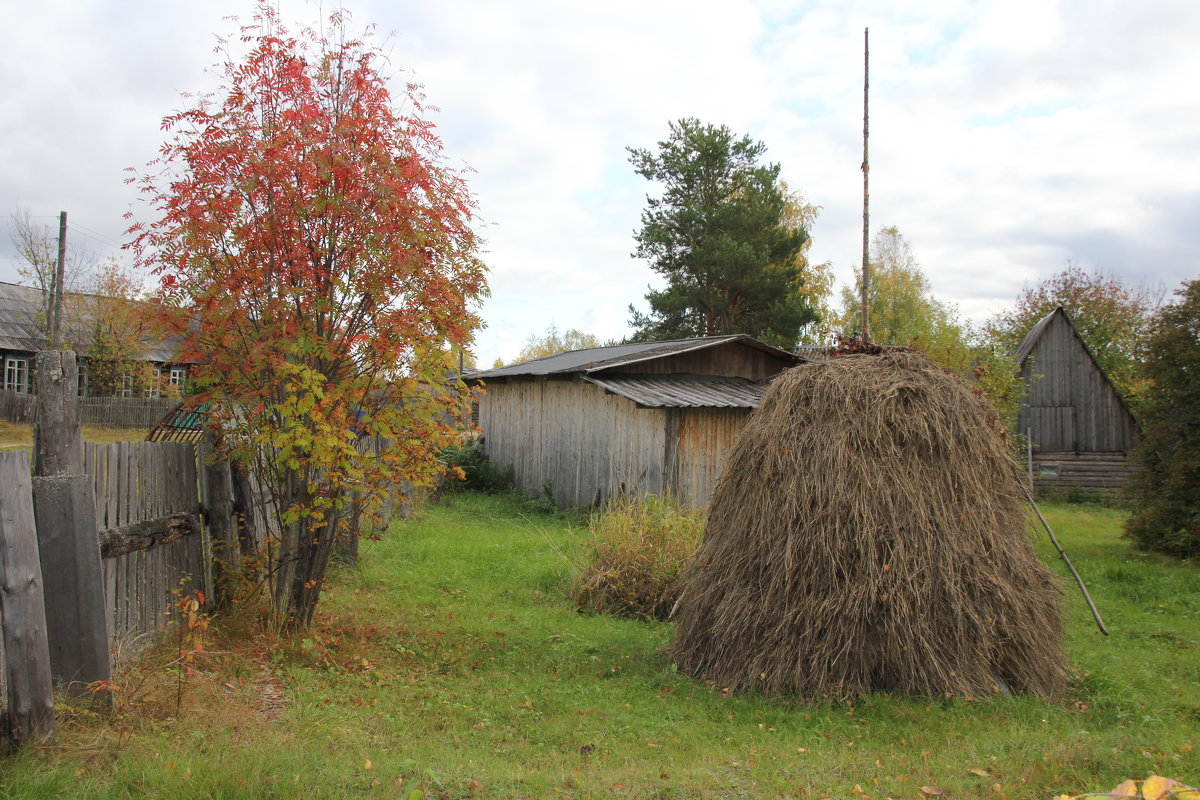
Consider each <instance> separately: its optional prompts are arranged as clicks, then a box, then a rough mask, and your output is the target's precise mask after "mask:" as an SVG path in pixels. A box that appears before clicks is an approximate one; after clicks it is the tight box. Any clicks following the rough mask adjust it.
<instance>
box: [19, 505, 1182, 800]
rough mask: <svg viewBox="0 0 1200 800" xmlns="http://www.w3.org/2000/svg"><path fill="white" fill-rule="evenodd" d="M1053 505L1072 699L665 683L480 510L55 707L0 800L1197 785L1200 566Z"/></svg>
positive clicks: (1093, 517) (625, 625)
mask: <svg viewBox="0 0 1200 800" xmlns="http://www.w3.org/2000/svg"><path fill="white" fill-rule="evenodd" d="M1045 511H1046V514H1047V515H1048V517H1049V520H1050V523H1051V524H1052V525H1053V526H1054V529H1055V531H1056V532H1057V533H1058V534H1059V537H1060V538H1061V539H1062V541H1063V544H1064V546H1065V547H1066V548H1067V550H1068V551H1069V552H1070V553H1071V555H1072V557H1073V558H1074V560H1075V563H1076V565H1077V566H1078V567H1079V569H1080V570H1081V571H1082V572H1083V574H1084V577H1085V578H1086V579H1087V580H1088V584H1089V588H1090V589H1091V591H1092V594H1093V596H1094V598H1095V600H1096V602H1097V603H1098V604H1099V605H1100V608H1101V609H1102V610H1103V612H1104V615H1105V618H1106V620H1107V622H1108V624H1109V627H1110V629H1111V630H1112V636H1111V637H1107V638H1106V637H1102V636H1100V635H1099V634H1098V633H1097V632H1096V630H1095V627H1094V625H1093V623H1092V621H1091V618H1090V615H1089V614H1088V611H1087V609H1086V607H1085V606H1084V604H1083V603H1082V602H1081V601H1080V600H1079V598H1078V596H1076V595H1074V594H1068V595H1067V596H1066V597H1065V598H1064V601H1065V605H1066V607H1067V609H1068V611H1069V620H1068V630H1067V633H1068V647H1069V653H1070V660H1071V662H1072V665H1073V678H1074V688H1073V690H1072V692H1071V694H1070V695H1069V697H1068V698H1067V699H1066V700H1065V701H1063V702H1062V703H1046V702H1043V701H1040V700H1035V699H1032V698H1028V697H997V698H994V699H992V700H989V701H987V702H968V701H967V700H965V699H963V698H961V697H960V698H954V699H945V698H938V699H928V698H906V697H895V696H886V695H872V696H870V697H868V698H866V699H865V700H864V701H863V702H861V703H855V704H853V705H835V704H832V703H829V702H814V703H801V702H797V701H794V700H786V699H785V700H768V699H765V698H763V697H761V696H758V695H749V696H741V695H736V694H733V695H728V696H726V695H725V693H724V692H723V691H722V689H723V688H724V687H722V686H718V685H707V684H704V683H702V682H697V681H694V680H692V679H690V678H686V677H684V676H681V675H679V674H677V673H676V672H675V670H674V669H672V667H671V664H670V661H669V660H668V658H667V656H666V655H665V653H664V648H665V647H666V645H667V644H668V643H669V642H670V641H671V639H672V635H673V634H672V626H670V625H664V624H661V623H657V622H649V621H645V620H635V619H626V618H617V617H614V616H611V615H582V614H579V613H577V611H576V609H575V607H574V605H573V604H572V603H571V602H570V601H569V599H567V593H568V591H569V589H570V584H571V575H570V562H571V561H573V560H576V559H578V558H580V557H581V555H582V552H583V550H582V548H583V547H584V545H585V542H586V539H585V535H584V534H583V532H582V531H581V530H580V529H579V528H578V527H573V526H572V525H569V524H568V523H567V521H566V520H565V519H564V518H563V517H561V516H557V515H531V514H530V513H529V512H528V511H527V510H526V509H525V508H524V507H523V506H521V505H520V504H518V503H517V502H516V501H515V499H514V498H513V497H512V496H509V495H505V496H494V497H493V496H483V495H478V494H471V493H467V494H461V495H456V496H454V497H453V498H448V499H446V500H443V502H442V503H441V504H440V505H433V506H430V507H428V508H427V509H425V510H424V511H418V513H416V514H415V515H414V517H413V519H411V520H409V521H407V522H398V523H396V525H395V526H394V527H393V528H392V530H391V532H390V533H389V534H388V535H386V536H384V538H383V539H382V540H380V541H364V542H363V543H362V554H361V555H362V557H361V559H360V564H361V566H359V567H357V568H342V569H339V570H337V571H335V572H334V573H333V574H332V575H331V583H330V586H329V588H328V593H327V595H326V597H325V599H324V602H323V603H322V605H321V607H320V608H319V609H318V613H317V616H316V618H315V620H314V624H313V625H312V626H311V627H310V629H309V630H308V631H307V632H306V633H305V634H304V636H302V637H295V638H292V639H288V640H284V639H281V638H280V637H279V636H278V634H276V633H274V632H272V631H271V630H270V628H269V627H268V626H266V625H265V624H264V618H263V617H262V616H260V615H258V614H253V613H242V614H241V615H239V616H232V617H229V616H226V617H221V618H217V619H215V620H214V621H213V622H212V625H211V626H210V628H209V629H208V631H206V633H205V637H206V638H205V643H204V655H203V656H197V657H196V658H195V660H194V661H193V663H191V664H189V665H188V667H190V668H191V670H192V673H191V675H190V676H189V675H186V670H185V679H184V683H183V690H182V703H181V706H180V710H179V711H176V696H177V695H176V691H177V690H176V677H177V673H176V671H175V669H174V668H173V667H172V666H168V664H169V663H170V662H172V661H174V660H175V659H176V658H178V654H179V649H178V647H177V643H176V642H175V641H174V639H173V638H168V640H167V641H165V642H164V646H163V648H162V649H160V650H158V651H152V652H151V653H150V654H148V655H147V656H146V657H145V658H143V659H142V660H140V661H139V662H137V663H134V664H130V665H127V666H126V668H124V669H123V670H122V671H121V672H119V674H118V675H117V677H116V680H117V683H118V685H119V686H120V687H121V694H120V695H119V697H118V698H117V700H118V712H119V716H117V717H114V718H107V719H101V718H99V717H97V716H95V715H94V714H93V713H91V712H88V711H87V710H86V709H84V708H78V707H76V708H74V709H73V710H72V711H71V712H70V713H69V714H67V713H66V712H65V711H64V714H63V715H62V717H67V719H65V720H64V719H62V717H60V726H59V740H58V742H57V743H56V744H54V745H52V746H49V747H46V748H42V749H37V750H30V751H28V752H26V753H23V754H21V755H19V756H16V757H11V758H8V759H6V760H5V761H4V762H3V764H2V765H0V797H3V798H6V800H9V799H10V798H11V800H18V799H20V800H25V798H46V800H50V799H51V798H55V799H56V798H61V797H71V798H79V800H117V798H127V797H137V798H140V799H142V800H178V798H402V799H404V800H407V798H414V797H416V795H413V792H414V791H415V792H421V793H422V796H423V800H431V799H432V798H445V799H446V800H467V798H475V799H477V800H483V799H491V798H495V799H496V800H501V799H503V800H510V799H522V798H546V797H563V798H571V799H572V800H644V799H645V798H664V799H667V798H680V799H682V798H712V799H713V800H715V799H716V798H732V797H741V798H763V799H764V800H766V799H767V798H770V800H785V799H787V798H790V799H791V800H801V799H802V800H817V799H818V798H836V800H845V798H863V797H870V798H872V799H873V800H883V798H886V797H892V798H897V800H916V798H922V797H927V796H931V795H927V794H925V793H922V791H921V787H928V788H930V789H936V790H938V791H940V792H941V793H942V794H941V796H942V797H947V798H955V800H973V799H974V800H983V799H984V798H987V799H988V800H992V799H994V800H1049V798H1052V797H1054V796H1055V795H1058V794H1062V793H1073V792H1083V791H1088V790H1096V789H1100V788H1106V787H1110V786H1115V785H1117V784H1118V783H1120V782H1121V781H1123V780H1125V779H1126V778H1130V777H1135V778H1138V779H1143V778H1145V776H1147V775H1148V774H1150V773H1152V772H1153V773H1156V774H1159V775H1168V776H1171V777H1174V778H1177V779H1179V780H1181V781H1183V782H1184V783H1189V784H1193V785H1194V784H1195V783H1196V779H1197V776H1200V756H1198V755H1197V751H1196V747H1197V743H1196V739H1197V736H1196V727H1197V725H1200V659H1198V658H1197V648H1198V647H1200V595H1198V594H1197V593H1196V591H1195V569H1194V568H1192V567H1183V566H1178V565H1175V564H1173V563H1164V562H1163V560H1162V559H1161V558H1160V557H1158V556H1152V555H1147V554H1141V553H1137V552H1136V551H1132V550H1131V549H1130V546H1129V544H1128V543H1127V542H1124V541H1122V540H1121V539H1120V527H1121V523H1122V521H1123V515H1122V514H1121V513H1120V512H1118V511H1114V510H1108V509H1079V508H1064V507H1056V506H1048V507H1046V508H1045ZM1037 542H1038V550H1039V553H1040V555H1041V556H1042V557H1043V558H1044V559H1046V560H1047V563H1050V564H1051V566H1052V568H1053V569H1055V570H1056V571H1060V572H1061V570H1059V567H1058V562H1057V560H1056V558H1055V556H1054V553H1053V551H1052V550H1051V548H1050V547H1049V545H1048V543H1045V542H1044V541H1043V540H1042V539H1039V540H1037ZM564 556H566V557H564ZM245 611H246V612H249V609H246V610H245ZM155 654H157V658H154V657H153V656H154V655H155ZM143 666H145V667H147V668H148V669H147V670H145V671H143V669H142V667H143ZM143 679H144V680H143ZM139 684H140V687H139ZM130 692H134V697H133V698H132V699H133V700H134V702H132V703H130V702H127V701H128V700H129V699H130V695H129V693H130ZM61 708H63V706H60V709H61Z"/></svg>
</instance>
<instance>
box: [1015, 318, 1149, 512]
mask: <svg viewBox="0 0 1200 800" xmlns="http://www.w3.org/2000/svg"><path fill="white" fill-rule="evenodd" d="M1017 361H1018V363H1019V364H1020V368H1021V377H1022V378H1023V379H1024V380H1025V381H1026V382H1027V383H1028V385H1029V392H1028V394H1027V395H1026V396H1025V399H1024V400H1023V401H1022V404H1021V410H1020V414H1019V415H1018V417H1017V425H1016V432H1017V433H1018V434H1022V435H1025V436H1027V437H1028V445H1029V453H1028V457H1029V466H1030V468H1031V470H1032V472H1033V477H1034V485H1035V486H1036V487H1037V488H1052V489H1069V488H1089V489H1114V488H1118V487H1120V486H1121V485H1123V484H1124V482H1125V480H1126V479H1127V478H1128V476H1129V474H1130V473H1131V472H1132V471H1133V464H1132V463H1131V461H1130V458H1129V456H1130V454H1131V453H1132V452H1133V450H1134V449H1136V447H1137V445H1138V441H1139V438H1140V431H1139V428H1138V424H1137V421H1136V420H1135V419H1134V417H1133V414H1132V413H1130V410H1129V407H1128V406H1127V405H1126V404H1125V401H1124V400H1123V399H1122V398H1121V396H1120V394H1119V393H1118V392H1117V390H1116V388H1115V387H1114V386H1113V384H1112V382H1111V381H1110V380H1109V379H1108V376H1107V375H1105V374H1104V370H1102V369H1101V368H1100V365H1099V364H1098V363H1096V359H1095V357H1094V356H1093V355H1092V352H1091V350H1089V349H1088V347H1087V345H1086V344H1084V341H1083V339H1082V338H1080V336H1079V332H1078V331H1076V329H1075V326H1074V324H1072V322H1071V318H1070V316H1069V315H1068V314H1067V312H1066V311H1064V310H1063V309H1062V308H1057V309H1055V310H1054V311H1052V312H1051V313H1049V314H1047V315H1046V316H1045V317H1043V318H1042V319H1041V320H1039V321H1038V323H1037V324H1036V325H1034V326H1033V327H1032V328H1031V329H1030V330H1029V333H1028V334H1027V335H1026V336H1025V339H1024V340H1023V341H1022V342H1021V345H1020V346H1019V347H1018V348H1017Z"/></svg>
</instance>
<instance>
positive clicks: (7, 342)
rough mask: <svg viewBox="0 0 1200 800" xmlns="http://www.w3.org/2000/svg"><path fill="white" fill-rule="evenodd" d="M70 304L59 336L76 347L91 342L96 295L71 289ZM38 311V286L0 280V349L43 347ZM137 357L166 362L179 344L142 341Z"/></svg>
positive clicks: (42, 329) (80, 347)
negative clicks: (139, 353)
mask: <svg viewBox="0 0 1200 800" xmlns="http://www.w3.org/2000/svg"><path fill="white" fill-rule="evenodd" d="M70 298H71V301H72V303H71V306H70V307H68V308H67V310H66V313H65V314H64V315H63V338H64V339H65V340H66V341H67V342H68V343H69V344H70V345H71V346H73V347H74V348H75V349H76V350H80V351H83V350H86V349H87V348H88V347H89V346H90V345H91V340H92V336H91V330H90V329H91V322H90V321H91V319H92V315H93V314H94V306H95V304H96V303H97V302H98V301H99V300H101V299H103V298H102V297H101V296H100V295H94V294H84V293H82V292H71V293H70ZM41 314H42V290H41V289H35V288H33V287H32V286H20V285H18V284H15V283H4V282H0V350H15V351H20V352H29V353H36V352H39V351H41V350H45V349H46V347H47V345H48V341H47V337H46V334H45V332H44V327H43V325H42V324H40V322H39V317H40V316H41ZM142 346H143V350H142V353H141V358H142V359H143V360H145V361H159V362H163V363H168V362H171V361H174V360H175V359H176V358H177V357H178V353H179V345H178V342H177V341H173V340H166V341H163V340H158V341H148V342H143V343H142Z"/></svg>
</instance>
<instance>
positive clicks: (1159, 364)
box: [1125, 280, 1200, 558]
mask: <svg viewBox="0 0 1200 800" xmlns="http://www.w3.org/2000/svg"><path fill="white" fill-rule="evenodd" d="M1176 295H1178V297H1179V300H1178V301H1176V302H1175V303H1173V304H1171V305H1167V306H1163V308H1162V309H1161V310H1160V311H1159V312H1158V314H1157V315H1156V316H1155V318H1154V319H1153V320H1152V321H1151V324H1150V338H1149V341H1148V343H1147V346H1146V348H1145V358H1144V360H1143V362H1142V378H1143V380H1144V381H1145V384H1146V389H1145V390H1144V399H1143V401H1142V414H1141V422H1142V429H1143V431H1144V433H1145V440H1144V441H1143V442H1142V446H1141V448H1140V449H1139V451H1138V461H1139V470H1138V472H1137V473H1136V474H1135V475H1134V476H1133V478H1132V480H1131V481H1130V482H1129V487H1128V490H1129V497H1130V499H1131V500H1132V514H1131V516H1130V517H1129V522H1128V523H1127V524H1126V526H1125V535H1126V536H1127V537H1129V538H1130V539H1132V540H1133V542H1134V543H1135V544H1136V545H1137V546H1138V547H1141V548H1143V549H1147V550H1158V551H1160V552H1163V553H1168V554H1170V555H1175V556H1180V557H1182V558H1188V557H1192V556H1196V555H1200V280H1195V281H1191V282H1190V283H1187V284H1185V285H1184V288H1182V289H1180V290H1178V291H1177V292H1176Z"/></svg>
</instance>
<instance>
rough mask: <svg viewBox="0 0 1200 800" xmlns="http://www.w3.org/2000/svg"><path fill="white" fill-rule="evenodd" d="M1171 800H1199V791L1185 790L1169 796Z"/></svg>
mask: <svg viewBox="0 0 1200 800" xmlns="http://www.w3.org/2000/svg"><path fill="white" fill-rule="evenodd" d="M1171 800H1200V789H1185V790H1184V791H1182V792H1176V793H1175V794H1173V795H1171Z"/></svg>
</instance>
